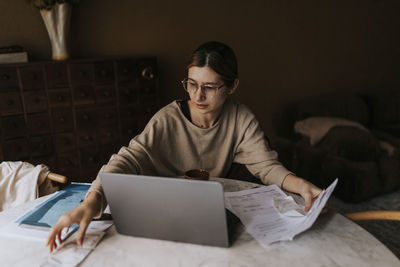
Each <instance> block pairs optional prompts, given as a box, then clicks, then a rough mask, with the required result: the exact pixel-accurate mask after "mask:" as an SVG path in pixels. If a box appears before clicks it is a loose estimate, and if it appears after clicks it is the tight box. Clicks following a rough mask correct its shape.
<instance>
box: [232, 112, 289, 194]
mask: <svg viewBox="0 0 400 267" xmlns="http://www.w3.org/2000/svg"><path fill="white" fill-rule="evenodd" d="M243 113H244V115H243V120H241V121H242V122H241V123H240V125H241V126H240V128H241V129H242V132H240V134H239V138H240V141H239V143H238V145H237V148H236V151H235V156H234V162H237V163H240V164H245V165H246V167H247V168H248V170H249V171H250V172H251V173H252V174H253V175H254V176H256V177H257V178H259V179H260V180H261V181H262V182H263V183H264V184H276V185H278V186H279V187H282V183H283V180H284V179H285V177H286V176H287V175H288V174H291V172H290V171H288V170H287V169H286V168H285V167H284V166H283V165H282V164H281V163H280V162H279V161H278V153H277V152H275V151H273V150H271V148H270V147H269V145H268V143H267V140H266V139H265V136H264V132H263V131H262V130H261V128H260V125H259V122H258V121H257V119H256V118H255V116H254V114H253V113H251V112H250V111H249V110H248V109H247V108H246V109H245V112H243Z"/></svg>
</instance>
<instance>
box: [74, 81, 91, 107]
mask: <svg viewBox="0 0 400 267" xmlns="http://www.w3.org/2000/svg"><path fill="white" fill-rule="evenodd" d="M94 100H95V94H94V88H93V87H92V86H91V85H81V86H76V87H74V104H76V105H87V104H94V103H95V101H94Z"/></svg>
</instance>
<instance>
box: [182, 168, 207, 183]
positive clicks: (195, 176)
mask: <svg viewBox="0 0 400 267" xmlns="http://www.w3.org/2000/svg"><path fill="white" fill-rule="evenodd" d="M185 179H190V180H209V179H210V173H209V172H208V171H206V170H203V169H193V170H189V171H186V172H185Z"/></svg>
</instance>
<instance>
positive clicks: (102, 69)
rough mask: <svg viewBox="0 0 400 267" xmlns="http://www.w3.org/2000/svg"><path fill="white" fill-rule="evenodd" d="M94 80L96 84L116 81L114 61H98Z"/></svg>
mask: <svg viewBox="0 0 400 267" xmlns="http://www.w3.org/2000/svg"><path fill="white" fill-rule="evenodd" d="M94 81H95V83H96V84H109V83H113V82H114V65H113V62H112V61H104V62H97V63H95V64H94Z"/></svg>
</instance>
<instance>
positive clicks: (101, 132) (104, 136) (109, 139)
mask: <svg viewBox="0 0 400 267" xmlns="http://www.w3.org/2000/svg"><path fill="white" fill-rule="evenodd" d="M98 140H99V143H100V144H102V145H106V144H113V143H119V133H118V128H117V127H108V128H100V129H98Z"/></svg>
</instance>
